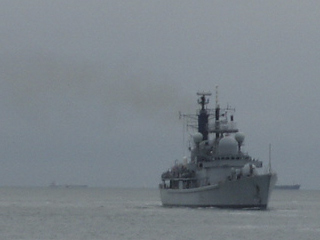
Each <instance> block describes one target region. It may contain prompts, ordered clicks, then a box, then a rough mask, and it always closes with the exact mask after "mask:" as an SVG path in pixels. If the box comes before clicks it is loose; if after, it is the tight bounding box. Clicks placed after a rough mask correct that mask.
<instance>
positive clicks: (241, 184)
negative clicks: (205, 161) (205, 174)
mask: <svg viewBox="0 0 320 240" xmlns="http://www.w3.org/2000/svg"><path fill="white" fill-rule="evenodd" d="M276 180H277V176H276V174H264V175H256V176H251V177H242V178H241V179H238V180H235V181H225V182H220V183H218V184H216V185H208V186H204V187H198V188H192V189H167V188H160V196H161V201H162V205H163V206H187V207H218V208H256V209H266V208H267V204H268V200H269V197H270V194H271V191H272V189H273V187H274V185H275V182H276Z"/></svg>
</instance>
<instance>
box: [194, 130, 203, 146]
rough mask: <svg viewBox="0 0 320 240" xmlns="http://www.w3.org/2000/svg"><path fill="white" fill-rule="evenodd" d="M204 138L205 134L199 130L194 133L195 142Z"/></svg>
mask: <svg viewBox="0 0 320 240" xmlns="http://www.w3.org/2000/svg"><path fill="white" fill-rule="evenodd" d="M202 139H203V136H202V134H201V133H199V132H198V133H196V134H194V135H193V141H194V142H195V143H200V142H201V141H202Z"/></svg>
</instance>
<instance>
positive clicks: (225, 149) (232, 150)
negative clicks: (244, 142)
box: [219, 136, 238, 155]
mask: <svg viewBox="0 0 320 240" xmlns="http://www.w3.org/2000/svg"><path fill="white" fill-rule="evenodd" d="M219 153H220V154H223V155H232V154H237V153H238V143H237V141H236V140H235V139H234V138H233V137H230V136H228V137H224V138H222V139H221V140H220V142H219Z"/></svg>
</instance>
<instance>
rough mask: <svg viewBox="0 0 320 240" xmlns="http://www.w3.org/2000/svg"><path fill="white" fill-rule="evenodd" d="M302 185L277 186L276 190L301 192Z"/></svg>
mask: <svg viewBox="0 0 320 240" xmlns="http://www.w3.org/2000/svg"><path fill="white" fill-rule="evenodd" d="M300 186H301V185H300V184H291V185H275V186H274V189H283V190H299V189H300Z"/></svg>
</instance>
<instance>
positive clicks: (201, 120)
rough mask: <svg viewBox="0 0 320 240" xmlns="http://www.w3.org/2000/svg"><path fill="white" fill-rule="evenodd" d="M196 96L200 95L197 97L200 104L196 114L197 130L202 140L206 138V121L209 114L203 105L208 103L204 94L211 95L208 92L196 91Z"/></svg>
mask: <svg viewBox="0 0 320 240" xmlns="http://www.w3.org/2000/svg"><path fill="white" fill-rule="evenodd" d="M197 95H198V96H201V97H200V98H199V99H198V104H199V105H200V106H201V109H200V111H199V114H198V132H199V133H201V134H202V136H203V140H208V134H209V132H208V121H209V114H208V111H207V109H206V108H205V106H206V105H207V104H208V103H209V99H207V98H206V96H211V93H210V92H197Z"/></svg>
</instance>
